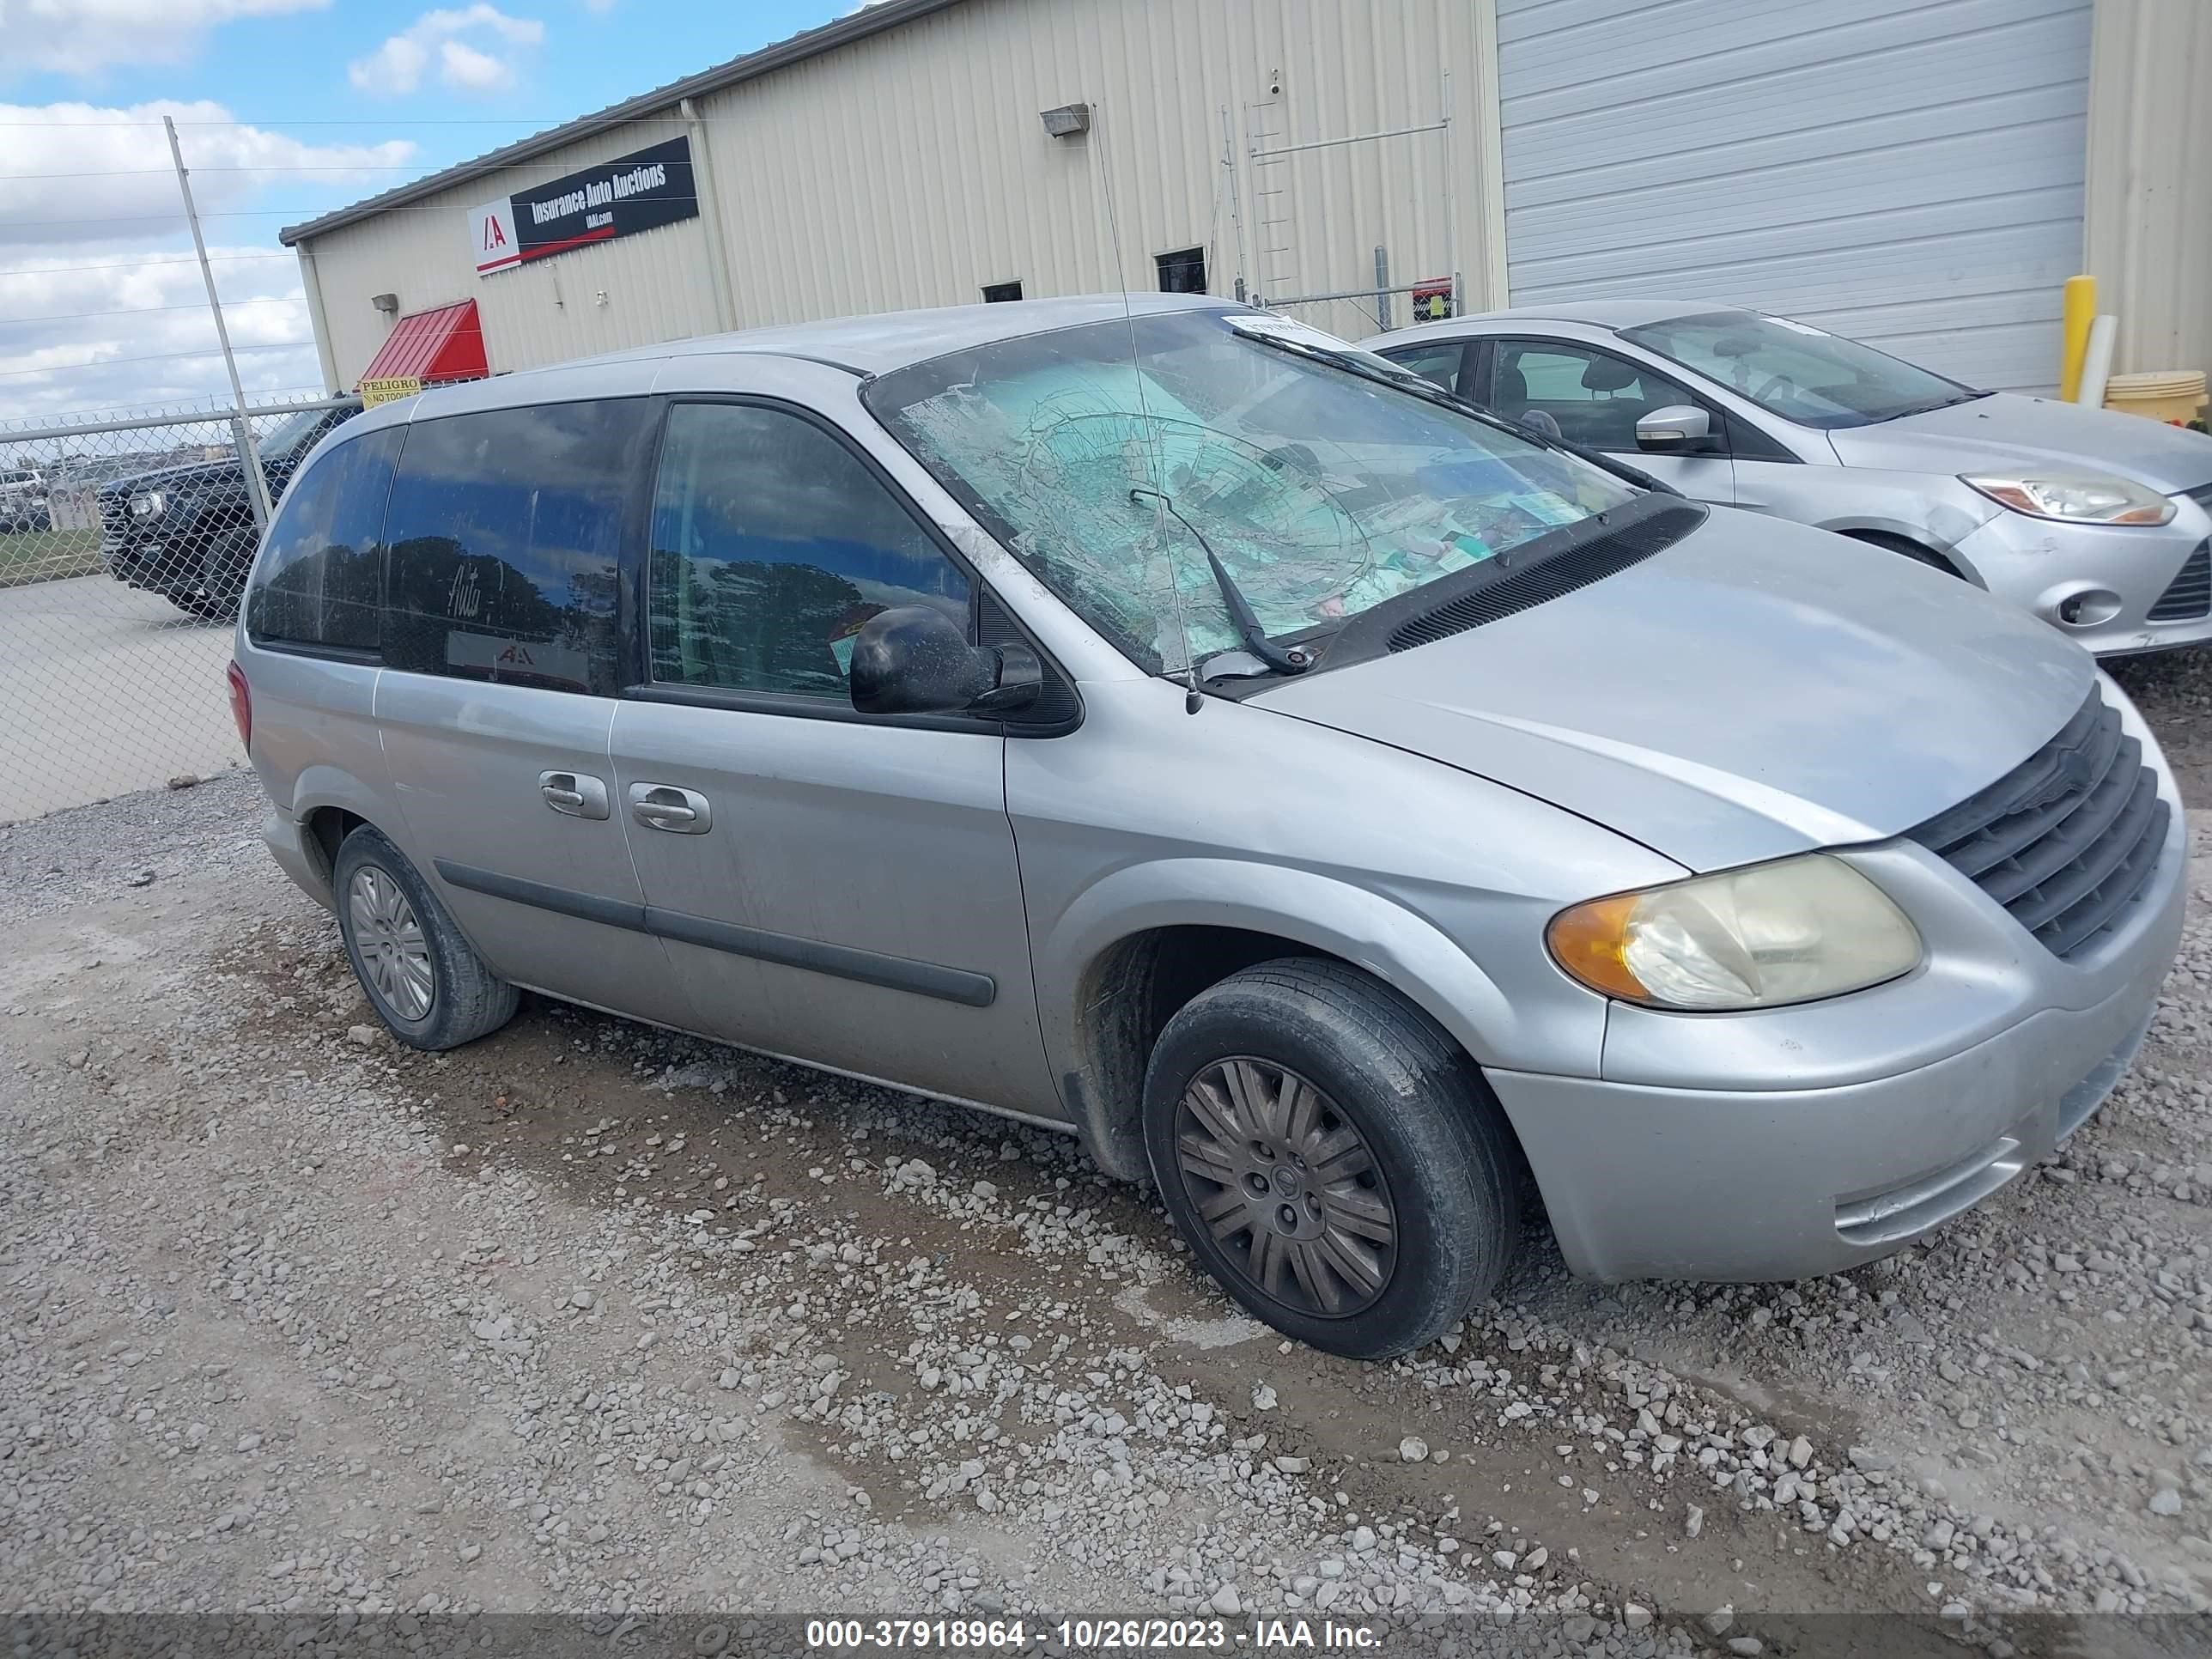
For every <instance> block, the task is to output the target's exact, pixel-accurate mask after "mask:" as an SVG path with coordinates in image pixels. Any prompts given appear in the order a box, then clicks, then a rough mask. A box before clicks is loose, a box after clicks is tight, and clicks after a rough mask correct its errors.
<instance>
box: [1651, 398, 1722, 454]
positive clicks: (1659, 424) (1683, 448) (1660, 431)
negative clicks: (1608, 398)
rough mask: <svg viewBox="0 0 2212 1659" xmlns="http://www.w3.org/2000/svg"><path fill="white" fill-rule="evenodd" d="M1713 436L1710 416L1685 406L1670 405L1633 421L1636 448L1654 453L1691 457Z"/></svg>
mask: <svg viewBox="0 0 2212 1659" xmlns="http://www.w3.org/2000/svg"><path fill="white" fill-rule="evenodd" d="M1712 437H1713V417H1712V416H1711V415H1709V414H1707V413H1706V412H1705V410H1702V409H1692V407H1691V406H1690V405H1689V404H1668V405H1667V407H1666V408H1664V409H1655V410H1652V411H1651V412H1650V414H1649V415H1640V416H1638V417H1637V421H1636V447H1638V449H1648V450H1650V451H1651V452H1653V453H1655V454H1660V455H1693V454H1695V453H1697V452H1698V451H1699V450H1701V449H1703V448H1705V447H1706V446H1707V445H1709V444H1710V443H1711V442H1712Z"/></svg>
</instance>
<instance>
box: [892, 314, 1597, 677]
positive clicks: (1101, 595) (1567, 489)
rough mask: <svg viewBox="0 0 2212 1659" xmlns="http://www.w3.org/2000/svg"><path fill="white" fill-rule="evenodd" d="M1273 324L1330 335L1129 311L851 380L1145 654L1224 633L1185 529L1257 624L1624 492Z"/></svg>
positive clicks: (1408, 586) (1185, 647)
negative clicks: (1326, 358) (1329, 356)
mask: <svg viewBox="0 0 2212 1659" xmlns="http://www.w3.org/2000/svg"><path fill="white" fill-rule="evenodd" d="M1262 329H1265V330H1266V332H1261V330H1262ZM1283 341H1291V342H1296V343H1298V344H1299V345H1302V346H1304V347H1305V348H1308V349H1323V350H1331V351H1343V352H1351V351H1352V350H1353V348H1352V347H1351V346H1348V345H1346V344H1345V343H1343V342H1341V341H1338V340H1334V339H1333V338H1331V337H1328V336H1326V335H1323V334H1321V333H1319V332H1317V331H1312V330H1309V329H1304V328H1303V327H1300V326H1298V325H1287V324H1283V323H1281V322H1279V319H1264V318H1250V319H1247V318H1244V317H1241V316H1237V315H1236V314H1234V313H1231V315H1228V316H1225V315H1224V314H1223V313H1218V312H1215V313H1170V314H1168V315H1164V316H1162V315H1154V316H1150V317H1138V318H1135V319H1132V320H1129V321H1122V320H1118V319H1117V320H1115V321H1113V322H1110V323H1101V324H1094V325H1088V326H1085V327H1081V328H1072V329H1066V330H1062V331H1058V332H1055V333H1051V334H1044V335H1033V336H1030V337H1026V338H1022V339H1017V340H1009V341H1005V342H1001V343H997V344H994V345H990V346H986V347H982V348H979V349H974V350H969V351H962V352H956V353H953V354H951V355H950V356H945V357H940V358H937V359H934V360H933V361H932V362H927V363H921V364H917V365H915V367H914V368H907V369H902V370H900V371H899V372H897V373H896V374H889V375H886V376H884V379H883V380H880V381H878V383H877V384H876V385H875V386H874V387H872V389H871V391H870V392H869V393H868V403H869V405H870V407H871V408H872V410H874V411H875V412H876V414H877V415H878V417H879V418H881V419H883V420H884V422H885V423H886V424H887V425H889V426H890V428H891V430H892V431H893V432H894V433H895V434H896V435H897V436H898V438H899V440H900V441H902V443H904V444H905V445H906V447H908V449H910V450H912V451H913V452H914V453H915V455H916V456H917V457H919V458H920V459H921V461H922V463H923V464H924V465H927V466H928V467H929V468H930V470H931V471H933V473H935V475H936V476H937V477H938V478H939V481H940V482H942V483H944V484H945V486H946V487H947V488H948V489H951V491H952V492H953V494H954V495H957V496H958V497H959V498H960V499H961V500H962V501H963V502H964V503H965V504H966V505H967V506H968V507H969V508H970V510H972V511H974V512H975V513H976V514H977V516H978V517H979V519H980V520H981V522H982V523H983V524H984V525H985V526H987V527H988V528H990V529H991V530H992V532H994V534H996V535H997V536H998V537H999V538H1000V539H1001V540H1002V541H1004V542H1005V543H1006V545H1007V546H1008V547H1010V548H1011V549H1012V550H1013V552H1014V553H1015V555H1016V556H1018V557H1019V558H1020V559H1021V560H1022V562H1024V564H1025V565H1027V566H1028V567H1029V568H1030V569H1031V570H1033V571H1034V572H1036V574H1037V575H1038V576H1039V577H1040V578H1042V580H1044V581H1045V582H1046V583H1048V585H1049V586H1051V587H1052V588H1053V589H1054V592H1058V593H1059V594H1060V596H1061V597H1062V598H1063V599H1066V600H1067V601H1068V602H1069V604H1070V605H1073V607H1074V608H1075V610H1076V611H1078V612H1079V613H1080V614H1081V615H1082V616H1083V617H1084V618H1085V620H1086V621H1088V622H1089V623H1091V625H1092V626H1093V627H1095V628H1097V629H1099V630H1100V631H1101V632H1103V634H1105V635H1107V637H1109V639H1112V640H1113V641H1115V643H1116V644H1117V645H1119V646H1120V647H1121V649H1122V650H1123V651H1125V652H1127V653H1128V654H1129V655H1130V656H1131V657H1132V658H1133V659H1135V660H1136V661H1138V662H1139V663H1141V664H1143V665H1145V666H1146V667H1147V668H1149V669H1152V670H1153V671H1170V672H1179V671H1181V670H1182V668H1183V667H1184V666H1185V665H1188V664H1197V665H1201V666H1203V665H1205V664H1206V659H1208V658H1209V657H1212V656H1215V655H1217V654H1218V653H1222V652H1224V651H1227V650H1231V649H1233V648H1236V647H1238V646H1240V645H1241V644H1242V643H1243V641H1242V640H1241V638H1240V636H1239V634H1238V631H1237V625H1236V623H1234V622H1233V621H1232V620H1231V613H1230V610H1229V606H1228V604H1227V601H1226V600H1225V597H1224V595H1223V593H1222V592H1221V591H1220V587H1219V585H1218V583H1217V581H1216V580H1215V578H1214V576H1213V574H1212V570H1211V568H1210V567H1209V565H1208V563H1207V560H1206V553H1207V551H1208V550H1211V551H1212V553H1213V554H1214V555H1215V556H1217V557H1218V558H1219V560H1220V561H1221V562H1222V565H1223V567H1224V568H1225V570H1226V571H1227V573H1228V575H1229V577H1230V579H1231V581H1233V582H1234V583H1235V585H1236V586H1237V589H1238V590H1239V591H1240V592H1242V593H1243V597H1244V599H1245V601H1246V602H1247V603H1248V604H1249V605H1250V606H1251V608H1252V611H1253V612H1254V614H1255V617H1257V619H1258V622H1259V624H1260V627H1261V630H1262V631H1263V632H1264V633H1266V634H1267V635H1268V636H1269V637H1270V638H1271V639H1273V638H1281V637H1285V636H1287V637H1291V638H1316V637H1319V636H1321V635H1323V634H1325V633H1326V632H1328V631H1329V630H1331V629H1333V628H1334V626H1336V625H1338V624H1340V623H1343V622H1345V621H1346V619H1348V618H1350V617H1356V616H1358V614H1360V613H1361V612H1362V611H1368V610H1371V609H1372V608H1373V607H1375V606H1376V605H1381V604H1383V602H1384V601H1386V600H1389V599H1395V598H1397V597H1398V596H1399V595H1400V594H1402V593H1406V592H1411V591H1412V590H1413V589H1414V588H1417V587H1419V586H1422V585H1423V584H1424V583H1427V582H1431V581H1435V580H1437V579H1438V578H1440V577H1443V576H1446V575H1449V574H1451V573H1452V572H1454V571H1457V570H1464V569H1467V568H1470V567H1472V566H1474V565H1479V564H1480V563H1482V562H1485V561H1486V560H1489V559H1492V558H1495V557H1496V556H1498V554H1500V553H1504V552H1506V551H1508V550H1511V549H1513V548H1516V547H1518V546H1520V545H1522V544H1523V543H1527V542H1531V541H1534V539H1535V538H1538V537H1540V536H1542V535H1544V534H1545V533H1546V532H1548V531H1551V530H1554V529H1557V528H1559V527H1560V526H1565V525H1571V524H1575V523H1577V522H1579V521H1580V520H1583V519H1585V518H1588V517H1589V516H1590V515H1591V514H1593V513H1600V512H1603V511H1605V510H1607V508H1610V507H1618V506H1620V505H1621V504H1623V503H1624V502H1626V501H1628V500H1630V499H1631V498H1632V495H1634V493H1635V492H1634V491H1633V490H1632V489H1631V487H1630V486H1629V485H1627V484H1626V483H1622V482H1620V480H1618V479H1615V478H1614V477H1612V476H1610V475H1609V474H1607V473H1606V472H1604V471H1601V470H1600V469H1598V468H1596V467H1595V466H1592V465H1589V464H1587V463H1585V462H1583V461H1582V460H1580V459H1577V458H1576V457H1574V456H1571V455H1569V454H1565V453H1560V452H1557V451H1551V450H1546V449H1543V448H1541V447H1538V446H1537V445H1535V444H1533V443H1525V442H1522V441H1520V440H1518V439H1516V437H1515V436H1513V435H1511V434H1510V433H1509V432H1504V431H1501V430H1499V429H1498V428H1495V427H1492V426H1489V425H1486V424H1485V423H1484V422H1480V421H1477V420H1474V419H1473V418H1471V417H1469V416H1464V415H1462V414H1459V413H1458V412H1456V411H1455V410H1451V409H1449V408H1446V407H1443V406H1442V405H1439V404H1434V403H1431V402H1429V401H1426V400H1425V399H1424V398H1421V397H1419V396H1418V395H1415V394H1414V393H1413V392H1401V391H1399V390H1397V389H1396V388H1395V387H1393V386H1382V385H1377V384H1376V383H1375V382H1373V381H1371V380H1365V379H1363V378H1362V377H1361V376H1360V375H1358V374H1353V373H1351V372H1348V371H1347V370H1346V369H1343V368H1337V367H1335V366H1334V365H1332V364H1329V363H1326V362H1318V361H1316V360H1315V359H1313V358H1312V357H1310V356H1306V355H1304V352H1303V351H1302V350H1300V349H1297V348H1296V347H1294V346H1291V345H1286V344H1285V343H1280V342H1283ZM1376 367H1377V368H1387V366H1385V365H1381V364H1379V363H1378V364H1377V365H1376ZM1139 491H1144V492H1152V491H1157V492H1158V494H1159V495H1161V496H1164V497H1165V498H1166V499H1165V500H1164V501H1162V500H1160V499H1158V497H1156V496H1154V495H1149V494H1137V493H1134V492H1139Z"/></svg>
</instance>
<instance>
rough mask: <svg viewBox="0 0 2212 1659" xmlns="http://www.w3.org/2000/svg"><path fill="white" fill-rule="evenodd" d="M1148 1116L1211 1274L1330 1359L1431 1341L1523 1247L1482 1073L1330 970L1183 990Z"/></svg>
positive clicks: (1503, 1130)
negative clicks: (1190, 993)
mask: <svg viewBox="0 0 2212 1659" xmlns="http://www.w3.org/2000/svg"><path fill="white" fill-rule="evenodd" d="M1144 1127H1145V1149H1146V1154H1147V1156H1148V1157H1149V1158H1150V1159H1151V1162H1152V1176H1153V1178H1154V1180H1156V1181H1157V1182H1158V1183H1159V1188H1160V1193H1161V1196H1162V1197H1163V1199H1164V1200H1165V1201H1166V1204H1167V1207H1168V1213H1169V1214H1170V1216H1172V1217H1173V1218H1174V1219H1175V1223H1176V1227H1177V1228H1178V1229H1179V1230H1180V1231H1182V1235H1183V1237H1184V1238H1185V1239H1187V1240H1188V1242H1189V1243H1190V1247H1191V1249H1193V1250H1194V1252H1195V1253H1196V1254H1197V1256H1198V1259H1199V1261H1200V1262H1201V1263H1203V1264H1204V1266H1205V1267H1206V1271H1207V1272H1209V1273H1212V1275H1213V1277H1214V1278H1215V1279H1217V1280H1218V1281H1219V1282H1220V1284H1221V1286H1222V1288H1223V1289H1224V1290H1225V1291H1228V1292H1229V1294H1230V1295H1231V1297H1234V1298H1235V1299H1236V1300H1237V1303H1239V1304H1241V1305H1242V1306H1243V1308H1244V1309H1245V1310H1247V1311H1248V1312H1249V1313H1250V1314H1251V1315H1252V1316H1254V1317H1255V1318H1257V1319H1261V1320H1264V1321H1265V1322H1267V1323H1268V1324H1270V1325H1272V1326H1273V1327H1274V1328H1276V1329H1277V1330H1279V1331H1281V1332H1283V1333H1285V1334H1286V1335H1290V1336H1293V1337H1296V1338H1297V1340H1300V1341H1302V1342H1306V1343H1310V1345H1312V1346H1315V1347H1316V1348H1322V1349H1325V1350H1327V1351H1328V1352H1331V1353H1339V1354H1344V1355H1347V1356H1349V1357H1351V1358H1357V1359H1380V1358H1387V1357H1388V1356H1389V1355H1391V1354H1396V1353H1403V1352H1406V1351H1407V1350H1408V1349H1410V1348H1417V1347H1419V1346H1421V1345H1422V1344H1424V1343H1426V1342H1431V1341H1433V1340H1435V1339H1436V1338H1437V1337H1438V1336H1441V1335H1442V1334H1443V1333H1444V1332H1445V1331H1446V1330H1447V1329H1448V1328H1449V1327H1450V1325H1451V1323H1452V1322H1453V1321H1455V1320H1456V1319H1458V1318H1459V1317H1460V1316H1462V1315H1463V1314H1464V1313H1466V1311H1467V1310H1468V1309H1469V1308H1470V1307H1472V1306H1474V1304H1475V1303H1476V1302H1478V1301H1480V1299H1481V1298H1482V1297H1485V1296H1486V1295H1488V1294H1489V1293H1490V1291H1492V1290H1493V1289H1495V1288H1496V1286H1497V1284H1498V1279H1500V1278H1501V1277H1502V1276H1503V1275H1504V1271H1505V1267H1506V1263H1507V1261H1509V1260H1510V1257H1511V1255H1512V1252H1513V1249H1514V1246H1515V1244H1516V1243H1517V1241H1518V1238H1519V1235H1520V1225H1521V1210H1520V1188H1519V1158H1518V1155H1517V1152H1516V1148H1515V1146H1514V1143H1513V1139H1512V1135H1511V1132H1510V1130H1509V1129H1508V1128H1507V1127H1506V1124H1505V1121H1504V1113H1503V1112H1502V1111H1501V1110H1500V1109H1499V1108H1498V1103H1497V1102H1496V1101H1495V1099H1494V1098H1492V1096H1491V1093H1490V1091H1489V1089H1488V1087H1487V1085H1485V1084H1484V1083H1483V1081H1482V1079H1481V1076H1480V1073H1478V1072H1477V1071H1476V1070H1475V1068H1474V1065H1473V1063H1472V1062H1470V1061H1469V1060H1468V1058H1467V1057H1466V1055H1465V1054H1462V1052H1461V1051H1460V1049H1459V1048H1458V1047H1457V1046H1456V1045H1455V1043H1454V1042H1452V1040H1451V1039H1450V1038H1449V1036H1446V1035H1445V1034H1444V1032H1443V1030H1441V1029H1440V1028H1439V1027H1438V1026H1437V1024H1436V1023H1435V1022H1434V1021H1433V1020H1431V1018H1429V1017H1428V1016H1427V1015H1426V1014H1425V1013H1423V1012H1421V1011H1420V1010H1419V1009H1418V1008H1416V1007H1414V1006H1413V1005H1412V1004H1411V1003H1409V1002H1407V1001H1406V1000H1404V999H1403V998H1402V997H1401V996H1399V995H1398V994H1396V993H1395V992H1394V991H1391V990H1390V989H1389V988H1388V987H1385V986H1383V985H1381V984H1378V983H1377V982H1376V981H1374V980H1372V979H1370V978H1369V977H1368V976H1367V975H1364V974H1362V973H1359V972H1358V971H1357V970H1356V969H1351V968H1347V967H1346V966H1344V965H1343V964H1341V963H1332V962H1322V961H1315V960H1310V959H1304V958H1296V957H1291V958H1285V959H1283V960H1281V961H1277V962H1268V963H1261V964H1260V965H1259V966H1258V967H1255V968H1250V969H1246V970H1244V971H1243V972H1242V973H1239V974H1236V975H1231V977H1230V978H1228V979H1225V980H1223V981H1221V982H1220V983H1219V984H1218V985H1214V986H1212V987H1210V988H1208V989H1206V990H1205V991H1202V992H1200V994H1198V995H1197V996H1196V997H1194V998H1193V999H1192V1000H1190V1002H1189V1003H1188V1004H1187V1005H1186V1006H1184V1007H1183V1008H1182V1011H1181V1012H1179V1013H1177V1014H1176V1016H1175V1018H1172V1019H1170V1021H1169V1022H1168V1024H1167V1027H1166V1029H1165V1030H1163V1031H1162V1032H1161V1033H1160V1039H1159V1042H1158V1044H1157V1045H1156V1046H1155V1048H1153V1051H1152V1062H1151V1064H1150V1066H1148V1067H1147V1069H1146V1078H1145V1101H1144Z"/></svg>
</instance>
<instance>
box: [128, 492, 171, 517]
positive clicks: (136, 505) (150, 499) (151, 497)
mask: <svg viewBox="0 0 2212 1659" xmlns="http://www.w3.org/2000/svg"><path fill="white" fill-rule="evenodd" d="M168 510H169V496H168V492H167V490H161V489H149V490H146V491H144V492H143V493H142V494H140V495H133V496H132V497H131V517H132V518H134V519H158V518H160V517H161V514H162V513H166V512H167V511H168Z"/></svg>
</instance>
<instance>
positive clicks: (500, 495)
mask: <svg viewBox="0 0 2212 1659" xmlns="http://www.w3.org/2000/svg"><path fill="white" fill-rule="evenodd" d="M652 436H653V405H652V404H651V403H650V402H649V400H647V399H645V398H617V399H608V400H604V401H599V402H585V403H570V404H540V405H538V406H535V407H532V408H527V409H502V410H486V411H484V412H483V413H481V414H473V415H449V416H445V417H443V418H442V419H438V420H430V421H416V422H414V423H413V424H412V425H411V426H410V427H409V428H408V433H407V447H406V449H405V451H404V453H403V454H402V455H401V457H400V461H399V467H398V472H397V473H396V474H395V475H394V477H393V479H392V501H391V506H390V507H389V509H388V511H387V512H386V520H385V534H386V540H387V542H388V543H389V544H390V547H391V552H390V556H389V572H388V575H387V579H386V599H385V617H384V658H385V662H386V665H388V666H390V667H392V668H398V669H405V670H410V671H414V672H416V673H422V674H441V675H447V676H451V677H453V678H461V679H475V680H490V681H495V682H499V683H501V684H519V685H534V686H538V687H541V688H544V689H545V690H557V691H576V692H586V693H589V694H591V695H593V696H613V695H614V694H615V692H616V691H617V690H618V689H619V688H620V687H621V685H622V684H623V679H624V678H625V676H624V673H623V651H622V646H621V634H620V629H619V626H618V623H617V614H618V610H619V599H620V593H621V585H622V583H621V563H622V548H623V534H624V527H625V525H626V524H627V522H628V520H629V513H630V507H631V503H632V502H633V501H634V500H635V499H637V497H636V495H635V492H636V491H637V490H638V489H640V488H641V486H642V483H643V478H642V463H643V460H644V458H645V456H646V453H647V450H648V448H649V447H650V445H651V442H652Z"/></svg>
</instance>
